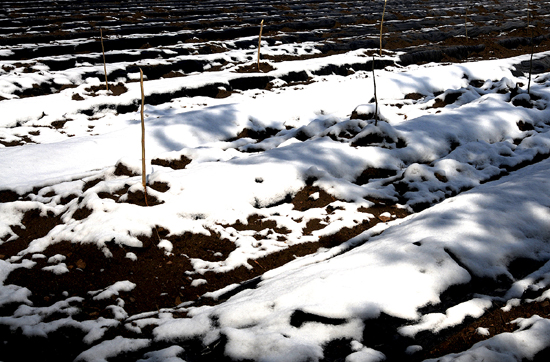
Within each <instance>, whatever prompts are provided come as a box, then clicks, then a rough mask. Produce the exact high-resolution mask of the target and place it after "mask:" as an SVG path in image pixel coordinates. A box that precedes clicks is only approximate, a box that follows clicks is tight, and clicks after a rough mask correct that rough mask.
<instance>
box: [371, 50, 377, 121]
mask: <svg viewBox="0 0 550 362" xmlns="http://www.w3.org/2000/svg"><path fill="white" fill-rule="evenodd" d="M372 82H373V83H374V102H375V103H376V108H375V110H374V125H375V126H378V97H377V95H376V76H375V75H374V54H373V55H372Z"/></svg>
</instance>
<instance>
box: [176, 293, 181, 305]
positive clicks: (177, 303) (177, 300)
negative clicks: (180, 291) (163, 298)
mask: <svg viewBox="0 0 550 362" xmlns="http://www.w3.org/2000/svg"><path fill="white" fill-rule="evenodd" d="M175 303H176V305H180V304H181V298H180V296H179V295H178V296H177V297H176V302H175Z"/></svg>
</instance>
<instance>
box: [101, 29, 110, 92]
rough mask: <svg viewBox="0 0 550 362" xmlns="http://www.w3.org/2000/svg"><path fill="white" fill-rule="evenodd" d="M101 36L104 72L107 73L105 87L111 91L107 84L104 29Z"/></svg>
mask: <svg viewBox="0 0 550 362" xmlns="http://www.w3.org/2000/svg"><path fill="white" fill-rule="evenodd" d="M99 35H100V36H101V52H102V53H103V71H104V72H105V87H106V88H107V90H109V82H107V65H106V63H105V48H104V47H103V29H101V28H99Z"/></svg>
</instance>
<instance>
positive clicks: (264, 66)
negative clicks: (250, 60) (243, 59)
mask: <svg viewBox="0 0 550 362" xmlns="http://www.w3.org/2000/svg"><path fill="white" fill-rule="evenodd" d="M274 69H275V67H273V66H272V65H271V64H269V63H266V62H260V69H259V70H258V64H257V63H254V64H249V65H245V66H242V67H239V68H237V70H236V72H237V73H268V72H271V71H272V70H274Z"/></svg>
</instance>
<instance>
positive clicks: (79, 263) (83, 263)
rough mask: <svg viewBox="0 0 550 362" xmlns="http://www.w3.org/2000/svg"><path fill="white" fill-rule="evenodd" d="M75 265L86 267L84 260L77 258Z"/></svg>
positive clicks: (81, 267)
mask: <svg viewBox="0 0 550 362" xmlns="http://www.w3.org/2000/svg"><path fill="white" fill-rule="evenodd" d="M76 267H77V268H80V269H84V268H86V262H85V261H84V260H82V259H79V260H78V261H77V262H76Z"/></svg>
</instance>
